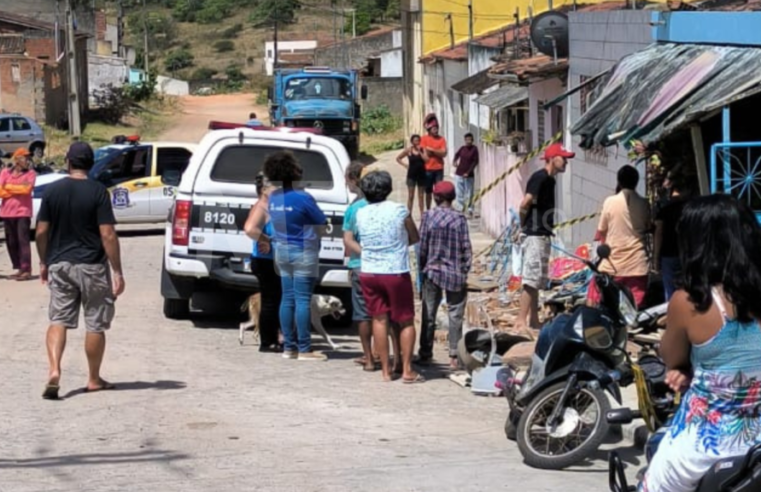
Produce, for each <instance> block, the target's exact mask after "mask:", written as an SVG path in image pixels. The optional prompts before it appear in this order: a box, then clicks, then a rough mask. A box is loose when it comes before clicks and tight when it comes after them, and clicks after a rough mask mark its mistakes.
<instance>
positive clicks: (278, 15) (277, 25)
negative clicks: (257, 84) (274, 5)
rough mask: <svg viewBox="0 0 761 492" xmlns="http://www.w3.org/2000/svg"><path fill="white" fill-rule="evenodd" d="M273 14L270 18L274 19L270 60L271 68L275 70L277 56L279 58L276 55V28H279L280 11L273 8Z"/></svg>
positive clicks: (277, 66)
mask: <svg viewBox="0 0 761 492" xmlns="http://www.w3.org/2000/svg"><path fill="white" fill-rule="evenodd" d="M273 14H274V15H273V17H274V18H273V19H272V20H273V21H275V32H274V33H273V36H272V37H273V39H272V44H273V45H274V48H273V51H274V53H273V56H274V59H273V60H272V69H273V71H274V70H277V69H278V68H279V65H278V58H279V57H278V52H277V30H278V28H279V23H278V21H279V20H280V11H278V10H277V9H275V11H274V12H273Z"/></svg>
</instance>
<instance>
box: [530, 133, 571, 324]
mask: <svg viewBox="0 0 761 492" xmlns="http://www.w3.org/2000/svg"><path fill="white" fill-rule="evenodd" d="M575 155H576V154H574V153H573V152H569V151H568V150H566V149H565V148H564V147H563V145H562V144H560V143H555V144H552V145H550V146H549V147H547V150H545V151H544V160H545V161H546V164H545V166H544V167H543V168H542V169H540V170H538V171H537V172H535V173H534V174H532V175H531V178H529V180H528V184H527V185H526V195H525V196H524V197H523V202H521V207H520V214H521V231H522V234H521V237H520V243H521V248H522V252H523V265H522V273H521V276H522V283H523V293H522V294H521V299H520V311H519V313H518V320H517V322H516V327H517V328H519V329H525V328H526V323H527V322H528V326H530V327H531V328H533V329H539V289H543V288H545V287H546V286H547V282H548V269H549V261H550V246H551V237H552V235H553V232H552V231H553V229H554V227H555V176H556V175H557V174H558V173H564V172H565V168H566V166H567V165H568V159H572V158H573V157H574V156H575Z"/></svg>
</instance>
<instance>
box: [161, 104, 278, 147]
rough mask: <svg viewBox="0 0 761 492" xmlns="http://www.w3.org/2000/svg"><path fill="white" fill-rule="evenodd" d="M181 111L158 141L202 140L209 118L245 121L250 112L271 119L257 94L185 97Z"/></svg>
mask: <svg viewBox="0 0 761 492" xmlns="http://www.w3.org/2000/svg"><path fill="white" fill-rule="evenodd" d="M180 102H181V104H180V108H181V114H180V115H178V116H177V117H176V118H173V119H172V120H171V121H169V122H168V123H167V128H166V130H165V131H164V132H162V133H161V135H160V137H159V138H158V140H169V141H175V142H198V141H199V140H200V139H201V137H203V136H204V135H205V134H206V131H207V130H206V129H207V127H208V125H209V121H211V120H217V121H228V122H231V123H245V122H246V121H248V115H249V113H252V112H254V113H256V115H257V116H258V117H259V119H260V120H261V121H263V122H266V121H269V119H268V117H267V107H266V106H262V105H257V104H256V103H255V96H254V95H253V94H219V95H214V96H186V97H183V98H181V101H180Z"/></svg>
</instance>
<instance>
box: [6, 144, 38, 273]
mask: <svg viewBox="0 0 761 492" xmlns="http://www.w3.org/2000/svg"><path fill="white" fill-rule="evenodd" d="M30 155H31V154H30V153H29V151H28V150H26V149H18V150H17V151H16V152H14V153H13V167H11V168H6V169H3V170H2V171H0V198H2V200H3V202H2V205H0V219H3V226H4V227H5V241H6V243H7V245H8V253H9V255H10V257H11V263H12V264H13V268H14V270H16V273H14V274H13V275H11V276H10V278H12V279H15V280H29V279H30V278H31V277H32V249H31V245H30V238H29V233H30V226H31V222H32V190H33V189H34V181H35V179H36V177H37V175H36V174H35V172H34V171H33V170H31V169H30V168H29V164H30V162H29V156H30Z"/></svg>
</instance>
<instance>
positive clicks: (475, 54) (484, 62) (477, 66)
mask: <svg viewBox="0 0 761 492" xmlns="http://www.w3.org/2000/svg"><path fill="white" fill-rule="evenodd" d="M469 51H470V67H469V68H468V76H472V75H475V74H477V73H478V72H480V71H482V70H486V69H487V68H489V67H491V66H492V65H494V62H493V61H492V57H494V56H497V55H499V54H500V50H499V49H497V48H486V47H483V46H477V45H472V46H470V48H469ZM495 89H496V86H495V87H491V88H489V89H487V90H485V91H484V92H483V94H488V93H489V92H491V91H493V90H495ZM479 95H481V94H476V95H472V96H468V99H469V101H468V104H469V110H468V113H469V114H468V120H469V121H468V123H469V125H471V126H472V127H474V128H475V131H474V134H476V135H475V137H476V139H480V132H482V131H487V130H488V129H489V108H488V107H486V106H482V105H481V104H476V102H475V99H476V98H477V97H478V96H479Z"/></svg>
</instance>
